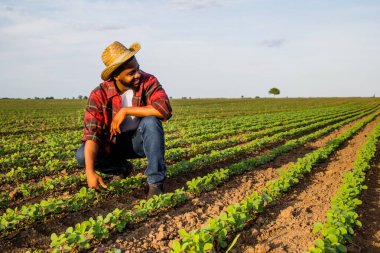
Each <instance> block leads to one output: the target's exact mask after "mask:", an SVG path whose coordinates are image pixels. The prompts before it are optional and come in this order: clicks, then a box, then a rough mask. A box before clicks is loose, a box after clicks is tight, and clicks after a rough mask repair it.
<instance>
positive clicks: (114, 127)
mask: <svg viewBox="0 0 380 253" xmlns="http://www.w3.org/2000/svg"><path fill="white" fill-rule="evenodd" d="M126 116H127V114H126V112H125V108H122V109H121V110H120V111H119V112H118V113H116V115H115V117H113V119H112V123H111V128H110V132H111V138H112V136H114V135H116V134H120V133H121V131H120V125H121V123H123V121H124V119H125V117H126Z"/></svg>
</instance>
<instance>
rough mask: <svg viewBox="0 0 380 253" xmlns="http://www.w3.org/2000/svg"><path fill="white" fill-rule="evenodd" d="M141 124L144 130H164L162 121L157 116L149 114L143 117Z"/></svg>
mask: <svg viewBox="0 0 380 253" xmlns="http://www.w3.org/2000/svg"><path fill="white" fill-rule="evenodd" d="M140 126H142V128H143V129H144V130H152V131H154V130H160V131H162V122H161V120H159V119H158V118H157V117H155V116H147V117H144V118H142V119H141V122H140Z"/></svg>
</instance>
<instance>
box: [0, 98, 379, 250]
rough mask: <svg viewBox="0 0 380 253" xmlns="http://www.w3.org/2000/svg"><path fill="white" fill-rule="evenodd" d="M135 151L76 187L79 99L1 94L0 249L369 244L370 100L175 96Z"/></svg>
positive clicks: (373, 111)
mask: <svg viewBox="0 0 380 253" xmlns="http://www.w3.org/2000/svg"><path fill="white" fill-rule="evenodd" d="M171 103H172V107H173V117H172V118H171V119H170V120H169V121H167V122H165V123H164V124H163V125H164V129H165V141H166V163H167V166H168V178H167V180H166V184H165V188H164V189H165V194H162V195H160V196H157V197H155V198H153V199H150V200H149V201H146V200H145V198H146V192H145V191H146V178H145V176H144V174H143V172H144V168H145V166H146V163H147V161H146V159H135V160H131V162H132V163H133V164H134V171H133V173H132V175H131V176H130V177H129V178H126V179H123V180H115V178H114V177H112V176H106V175H105V176H104V178H105V182H106V183H107V185H108V188H107V190H104V191H102V192H101V193H97V192H95V191H93V190H90V189H87V187H86V186H87V181H86V177H85V174H84V170H83V169H82V168H80V167H79V166H78V165H77V164H76V161H75V159H74V153H75V151H76V149H77V148H78V147H79V145H80V138H81V136H82V125H83V115H84V107H85V104H86V101H85V100H13V99H12V100H5V99H4V100H0V119H1V122H0V126H1V127H0V136H1V141H0V170H1V173H0V217H1V218H0V219H1V222H0V232H1V235H0V249H1V250H0V251H1V252H26V251H30V252H227V251H228V252H235V253H237V252H247V253H258V252H307V251H309V252H347V251H348V252H380V222H379V218H378V216H379V215H378V214H379V213H380V189H379V182H380V180H379V179H380V177H379V175H380V174H379V173H380V142H379V139H380V99H377V98H297V99H295V98H294V99H293V98H289V99H285V98H276V99H261V98H260V99H186V100H185V99H181V100H172V101H171Z"/></svg>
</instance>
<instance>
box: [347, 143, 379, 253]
mask: <svg viewBox="0 0 380 253" xmlns="http://www.w3.org/2000/svg"><path fill="white" fill-rule="evenodd" d="M365 185H367V186H368V189H367V190H364V191H363V193H362V196H361V197H360V199H361V200H362V201H363V204H362V205H361V206H359V207H358V209H357V210H358V214H359V220H360V221H361V222H362V224H363V227H361V228H357V229H356V233H355V234H354V238H353V243H352V244H351V245H349V247H348V250H349V252H360V253H373V252H380V218H379V216H380V212H379V207H380V141H379V142H378V144H377V152H376V155H375V159H374V160H373V162H372V166H371V170H369V171H368V173H367V175H366V182H365Z"/></svg>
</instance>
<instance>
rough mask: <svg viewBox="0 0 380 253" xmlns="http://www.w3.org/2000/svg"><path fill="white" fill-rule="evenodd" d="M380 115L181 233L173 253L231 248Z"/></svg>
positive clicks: (366, 120) (332, 141) (348, 131)
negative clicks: (232, 238)
mask: <svg viewBox="0 0 380 253" xmlns="http://www.w3.org/2000/svg"><path fill="white" fill-rule="evenodd" d="M378 114H379V113H377V114H375V115H372V116H370V117H368V118H366V119H365V120H363V121H361V122H360V123H358V124H356V125H355V126H353V127H351V128H350V129H349V130H347V131H346V132H345V133H343V134H340V135H339V136H338V137H336V138H335V139H333V140H331V141H329V142H328V143H327V144H326V145H325V146H324V147H322V148H319V149H317V150H315V151H312V152H310V153H308V154H307V155H305V156H304V157H303V158H301V159H298V160H297V162H296V163H295V164H294V165H290V166H289V167H288V168H286V169H285V168H284V170H282V171H281V173H280V175H281V176H280V177H279V178H277V179H274V180H271V181H269V182H268V183H267V184H266V187H264V188H263V189H262V191H261V193H259V192H258V191H254V192H253V193H252V194H250V195H249V196H247V197H246V198H245V199H244V200H243V201H241V202H240V203H236V204H233V205H229V206H228V207H227V208H226V211H224V212H222V213H221V214H220V215H219V216H217V217H215V218H212V219H210V220H209V221H208V223H207V224H206V225H205V226H203V227H201V228H200V229H195V230H193V231H191V232H189V233H188V232H186V231H185V230H180V231H179V234H180V236H181V242H179V241H176V240H174V241H173V242H172V244H171V247H172V252H175V253H179V252H217V251H218V250H219V249H221V248H223V249H224V248H226V247H227V246H228V243H227V242H228V240H229V237H228V235H231V234H233V233H236V232H237V231H240V230H242V229H244V227H245V225H246V224H247V222H248V221H250V220H252V219H253V218H254V217H255V215H256V214H257V213H259V212H262V211H263V207H264V206H265V205H267V204H268V203H271V202H273V201H274V200H276V199H278V198H279V197H281V196H282V195H283V193H285V192H287V191H288V190H289V189H290V188H291V187H292V186H293V185H295V184H297V183H298V182H299V180H300V179H301V178H302V177H303V175H304V174H305V173H308V172H310V171H311V169H312V167H313V166H314V165H315V164H317V163H318V162H321V161H324V160H326V159H327V158H328V157H329V155H331V154H332V153H333V152H334V150H336V149H337V148H338V147H339V146H340V145H341V144H342V143H343V142H344V141H346V140H347V139H348V138H350V137H351V136H353V135H354V134H355V133H356V132H357V131H358V130H359V129H361V128H362V127H363V126H364V125H365V124H367V123H369V122H370V121H372V120H373V119H374V118H375V117H376V116H377V115H378Z"/></svg>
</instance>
